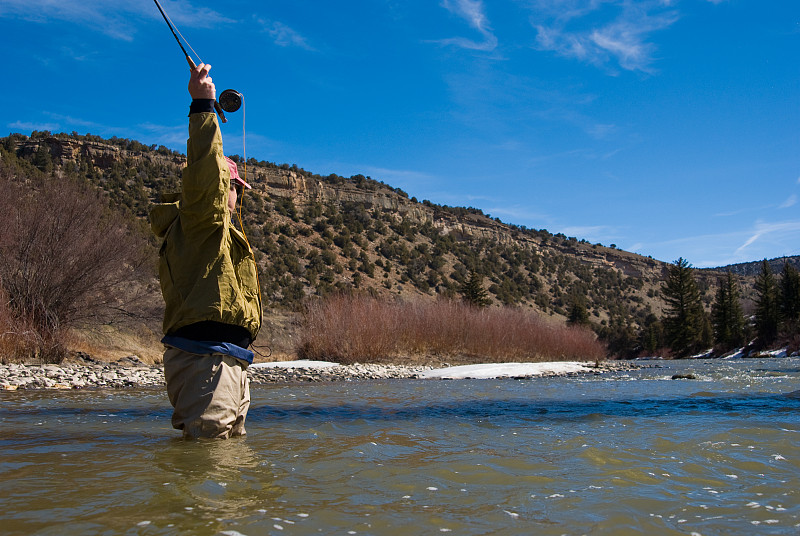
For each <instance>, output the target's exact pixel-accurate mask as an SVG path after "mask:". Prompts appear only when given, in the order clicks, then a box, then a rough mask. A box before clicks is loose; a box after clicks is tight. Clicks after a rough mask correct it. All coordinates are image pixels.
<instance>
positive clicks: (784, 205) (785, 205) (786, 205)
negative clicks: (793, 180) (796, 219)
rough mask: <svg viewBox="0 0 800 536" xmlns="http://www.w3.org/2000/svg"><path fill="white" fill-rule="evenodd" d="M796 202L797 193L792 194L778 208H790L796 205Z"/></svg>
mask: <svg viewBox="0 0 800 536" xmlns="http://www.w3.org/2000/svg"><path fill="white" fill-rule="evenodd" d="M796 203H797V196H796V195H795V194H792V195H790V196H789V199H787V200H786V201H784V202H783V203H781V204H780V205H779V206H778V208H789V207H792V206H794V205H795V204H796Z"/></svg>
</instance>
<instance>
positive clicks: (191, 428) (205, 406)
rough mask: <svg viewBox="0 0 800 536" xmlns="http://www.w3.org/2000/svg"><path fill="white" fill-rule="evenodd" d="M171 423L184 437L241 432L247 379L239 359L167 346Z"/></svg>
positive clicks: (247, 401) (247, 399)
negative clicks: (200, 353) (171, 409)
mask: <svg viewBox="0 0 800 536" xmlns="http://www.w3.org/2000/svg"><path fill="white" fill-rule="evenodd" d="M164 376H165V378H166V380H167V394H168V395H169V401H170V403H171V404H172V407H173V408H174V411H173V413H172V426H173V427H174V428H177V429H178V430H183V437H186V438H197V437H207V438H219V439H227V438H229V437H232V436H240V435H244V434H245V433H246V432H245V429H244V420H245V417H247V410H248V408H249V407H250V381H249V380H248V379H247V372H246V371H245V367H244V366H243V365H242V363H241V362H239V361H238V360H236V359H234V358H233V357H230V356H227V355H223V354H212V355H198V354H192V353H190V352H184V351H183V350H179V349H178V348H173V347H171V346H168V347H167V349H166V351H165V352H164Z"/></svg>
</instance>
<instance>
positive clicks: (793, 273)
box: [780, 262, 800, 329]
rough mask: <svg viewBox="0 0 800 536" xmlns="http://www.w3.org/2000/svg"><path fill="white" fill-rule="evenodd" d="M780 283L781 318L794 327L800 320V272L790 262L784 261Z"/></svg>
mask: <svg viewBox="0 0 800 536" xmlns="http://www.w3.org/2000/svg"><path fill="white" fill-rule="evenodd" d="M780 285H781V288H780V314H781V320H782V321H783V323H784V327H786V328H788V329H792V327H793V326H796V324H797V322H798V320H800V272H798V271H797V269H796V268H794V267H793V266H792V265H790V264H789V263H788V262H784V263H783V272H781V282H780Z"/></svg>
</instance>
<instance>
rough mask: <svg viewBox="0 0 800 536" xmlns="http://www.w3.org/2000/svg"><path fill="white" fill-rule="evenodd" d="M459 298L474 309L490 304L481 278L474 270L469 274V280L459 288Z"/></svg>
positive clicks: (490, 301)
mask: <svg viewBox="0 0 800 536" xmlns="http://www.w3.org/2000/svg"><path fill="white" fill-rule="evenodd" d="M461 296H462V297H463V298H464V301H465V302H467V303H469V304H470V305H474V306H476V307H486V306H487V305H489V304H490V303H492V300H490V299H489V293H488V292H486V289H485V288H483V276H482V275H480V274H479V273H478V272H476V271H475V270H473V271H471V272H470V273H469V279H467V280H466V281H465V282H464V284H463V285H462V286H461Z"/></svg>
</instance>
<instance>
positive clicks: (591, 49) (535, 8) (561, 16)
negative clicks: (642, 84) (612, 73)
mask: <svg viewBox="0 0 800 536" xmlns="http://www.w3.org/2000/svg"><path fill="white" fill-rule="evenodd" d="M531 7H532V16H531V24H532V25H533V27H534V28H535V29H536V33H537V35H536V47H537V48H538V49H540V50H548V51H552V52H555V53H557V54H560V55H562V56H565V57H571V58H576V59H578V60H581V61H584V62H587V63H591V64H593V65H598V66H609V64H610V63H612V62H615V63H616V64H618V65H619V66H620V67H621V68H623V69H625V70H629V71H644V72H650V71H652V68H651V64H652V63H653V61H654V54H655V50H656V47H655V45H654V44H653V43H651V42H650V41H649V39H650V37H651V35H652V34H653V33H655V32H657V31H659V30H663V29H665V28H667V27H669V26H670V25H671V24H673V23H674V22H676V21H677V20H678V14H677V12H676V11H674V10H670V9H667V8H668V7H669V2H662V1H658V0H647V1H643V2H628V1H625V0H595V1H592V2H589V3H575V2H570V1H569V0H567V1H564V0H561V1H556V0H536V1H534V2H533V3H532V5H531Z"/></svg>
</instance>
